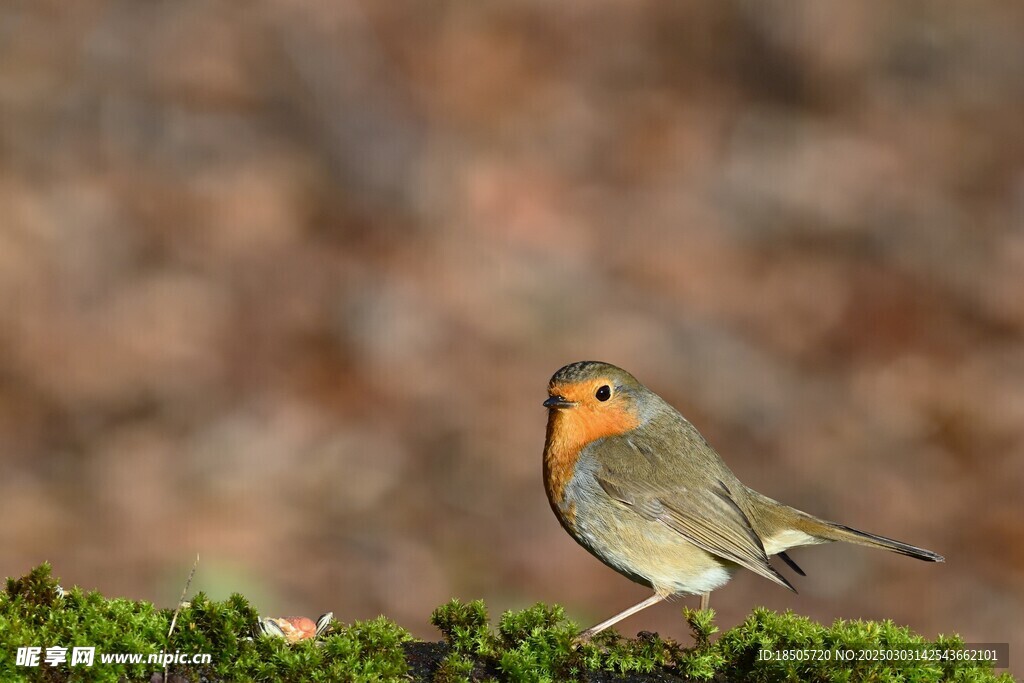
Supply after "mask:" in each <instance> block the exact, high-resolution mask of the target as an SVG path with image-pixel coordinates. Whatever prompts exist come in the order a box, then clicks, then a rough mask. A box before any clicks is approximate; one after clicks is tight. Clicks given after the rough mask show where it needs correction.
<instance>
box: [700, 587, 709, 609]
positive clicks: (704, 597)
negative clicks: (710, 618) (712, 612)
mask: <svg viewBox="0 0 1024 683" xmlns="http://www.w3.org/2000/svg"><path fill="white" fill-rule="evenodd" d="M708 607H711V591H708V592H707V593H701V594H700V608H701V609H707V608H708Z"/></svg>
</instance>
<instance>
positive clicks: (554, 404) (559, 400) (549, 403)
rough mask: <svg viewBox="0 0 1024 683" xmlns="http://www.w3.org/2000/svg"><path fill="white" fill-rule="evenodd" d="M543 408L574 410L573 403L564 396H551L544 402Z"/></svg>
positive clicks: (574, 405)
mask: <svg viewBox="0 0 1024 683" xmlns="http://www.w3.org/2000/svg"><path fill="white" fill-rule="evenodd" d="M544 407H545V408H575V407H576V403H575V401H570V400H569V399H567V398H565V397H564V396H552V397H551V398H549V399H548V400H546V401H544Z"/></svg>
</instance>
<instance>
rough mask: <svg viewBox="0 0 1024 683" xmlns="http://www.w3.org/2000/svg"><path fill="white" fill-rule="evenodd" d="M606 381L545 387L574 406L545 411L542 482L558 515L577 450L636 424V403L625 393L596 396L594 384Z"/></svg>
mask: <svg viewBox="0 0 1024 683" xmlns="http://www.w3.org/2000/svg"><path fill="white" fill-rule="evenodd" d="M606 384H610V382H609V381H607V380H602V379H598V380H592V381H587V382H580V383H577V384H568V385H555V386H552V387H551V388H550V390H549V392H550V394H551V395H552V396H555V395H558V396H562V397H563V398H565V399H567V400H569V401H573V402H575V403H576V406H575V407H572V408H560V409H555V410H551V411H550V413H549V414H548V433H547V441H546V442H545V444H544V486H545V489H546V490H547V494H548V500H549V501H551V506H552V508H555V514H557V515H559V517H561V516H562V515H561V512H560V510H559V506H560V505H561V503H562V502H563V500H564V497H565V487H566V485H567V484H568V483H569V480H570V479H572V475H573V470H574V468H575V467H576V461H577V460H578V459H579V455H580V451H582V450H583V448H584V447H585V446H587V444H590V443H592V442H594V441H596V440H597V439H601V438H604V437H606V436H615V435H618V434H624V433H626V432H628V431H630V430H632V429H635V428H636V427H637V426H638V425H639V424H640V418H639V417H638V416H637V411H636V407H635V406H634V405H633V403H632V401H631V400H630V399H629V397H627V396H617V395H615V394H614V393H613V394H612V395H611V397H610V398H609V399H608V400H606V401H599V400H598V399H597V397H596V396H595V394H596V393H597V390H598V388H600V387H601V386H603V385H606Z"/></svg>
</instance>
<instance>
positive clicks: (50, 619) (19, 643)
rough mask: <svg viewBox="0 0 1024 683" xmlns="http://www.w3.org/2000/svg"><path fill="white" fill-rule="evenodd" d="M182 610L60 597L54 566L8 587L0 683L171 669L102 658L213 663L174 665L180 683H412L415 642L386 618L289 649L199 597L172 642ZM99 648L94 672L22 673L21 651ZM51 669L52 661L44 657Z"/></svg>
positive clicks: (236, 605) (137, 675) (240, 612)
mask: <svg viewBox="0 0 1024 683" xmlns="http://www.w3.org/2000/svg"><path fill="white" fill-rule="evenodd" d="M172 615H173V610H169V609H165V610H157V609H154V607H153V606H152V605H150V604H149V603H146V602H134V601H131V600H122V599H113V600H107V599H105V598H104V597H103V596H101V595H100V594H98V593H96V592H84V591H82V590H80V589H77V588H75V589H72V590H70V591H68V592H67V594H66V595H64V596H63V597H60V592H59V591H58V589H57V582H56V580H55V579H53V578H52V577H51V575H50V567H49V565H46V564H44V565H41V566H40V567H38V568H36V569H34V570H33V571H32V572H31V573H29V574H28V575H27V576H25V577H24V578H21V579H17V580H8V582H7V590H6V591H5V592H4V593H3V594H0V680H2V681H17V680H30V679H31V680H52V681H63V680H69V678H72V679H76V680H77V679H80V678H87V679H88V680H95V681H119V680H124V679H128V680H139V681H148V680H149V677H150V676H151V675H152V674H153V673H154V672H156V671H162V670H163V666H162V665H158V664H149V663H146V662H145V661H144V662H143V663H138V664H123V663H122V664H106V663H101V662H100V659H99V658H100V655H101V653H138V654H142V655H144V657H143V659H144V660H145V656H147V655H150V654H156V653H160V652H168V653H171V654H173V653H184V654H187V655H192V654H196V653H209V654H210V655H211V660H212V661H211V663H210V664H200V665H194V664H188V665H180V664H172V665H171V666H170V667H169V671H170V672H171V673H177V674H181V675H183V676H184V677H185V678H186V679H188V680H199V679H200V678H203V677H204V678H206V679H208V680H255V681H277V680H309V681H353V682H358V681H367V682H370V681H405V680H407V678H406V672H407V668H408V667H407V665H406V661H405V653H404V650H403V648H402V644H403V643H404V642H406V641H409V640H411V637H410V636H409V634H408V632H406V631H405V630H404V629H402V628H399V627H398V626H396V625H395V624H394V623H392V622H391V621H389V620H387V619H385V618H383V617H380V618H378V619H373V620H371V621H365V622H355V623H353V624H350V625H342V624H338V623H336V622H335V623H334V624H333V626H334V628H333V629H332V632H331V633H330V634H329V635H327V636H324V637H321V638H319V639H317V640H316V641H315V642H314V641H312V640H307V641H303V642H301V643H298V644H295V645H289V644H287V643H286V642H285V641H284V640H282V639H280V638H271V637H266V636H258V637H254V634H255V633H256V632H257V631H256V625H257V621H258V616H257V614H256V612H255V610H253V609H252V607H251V606H250V605H249V603H248V602H247V601H246V599H245V598H243V597H242V596H240V595H232V596H231V597H230V598H228V599H227V600H224V601H213V600H210V599H209V598H207V597H206V596H205V595H204V594H202V593H199V594H197V595H196V596H195V597H194V598H193V599H192V600H191V601H190V602H189V604H188V606H186V607H183V608H182V610H181V612H180V613H179V615H178V621H177V624H176V626H175V630H174V634H173V635H172V636H171V639H170V641H168V639H167V631H168V629H169V627H170V622H171V617H172ZM24 646H38V647H42V648H44V653H43V654H45V648H47V647H52V646H59V647H66V648H69V654H70V648H72V647H75V646H83V647H95V648H96V661H95V662H94V663H93V665H92V666H91V667H84V666H81V665H79V666H75V667H70V666H68V665H67V664H64V665H60V666H57V667H49V666H47V665H46V664H45V663H41V664H40V665H38V666H35V667H25V666H18V665H17V664H16V660H15V657H16V654H17V650H18V648H19V647H24ZM40 659H42V656H41V657H40Z"/></svg>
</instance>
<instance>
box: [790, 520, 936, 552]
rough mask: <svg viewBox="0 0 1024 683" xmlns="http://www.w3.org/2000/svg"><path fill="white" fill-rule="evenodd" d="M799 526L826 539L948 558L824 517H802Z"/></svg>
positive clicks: (811, 534) (806, 531) (815, 535)
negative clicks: (826, 519)
mask: <svg viewBox="0 0 1024 683" xmlns="http://www.w3.org/2000/svg"><path fill="white" fill-rule="evenodd" d="M797 526H798V528H799V529H800V531H803V532H804V533H806V534H808V535H810V536H814V537H816V538H820V539H822V540H825V541H845V542H847V543H856V544H858V545H866V546H869V547H871V548H881V549H883V550H888V551H890V552H894V553H899V554H900V555H906V556H907V557H913V558H916V559H918V560H924V561H925V562H945V559H946V558H944V557H943V556H942V555H939V554H938V553H933V552H932V551H931V550H925V549H924V548H918V547H917V546H915V545H910V544H909V543H903V542H902V541H897V540H894V539H892V538H886V537H885V536H877V535H875V534H869V533H868V532H866V531H860V530H858V529H854V528H852V527H848V526H846V525H845V524H837V523H835V522H826V521H825V520H823V519H817V518H815V517H811V516H810V515H807V516H806V517H803V518H801V519H800V521H799V522H798V525H797Z"/></svg>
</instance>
